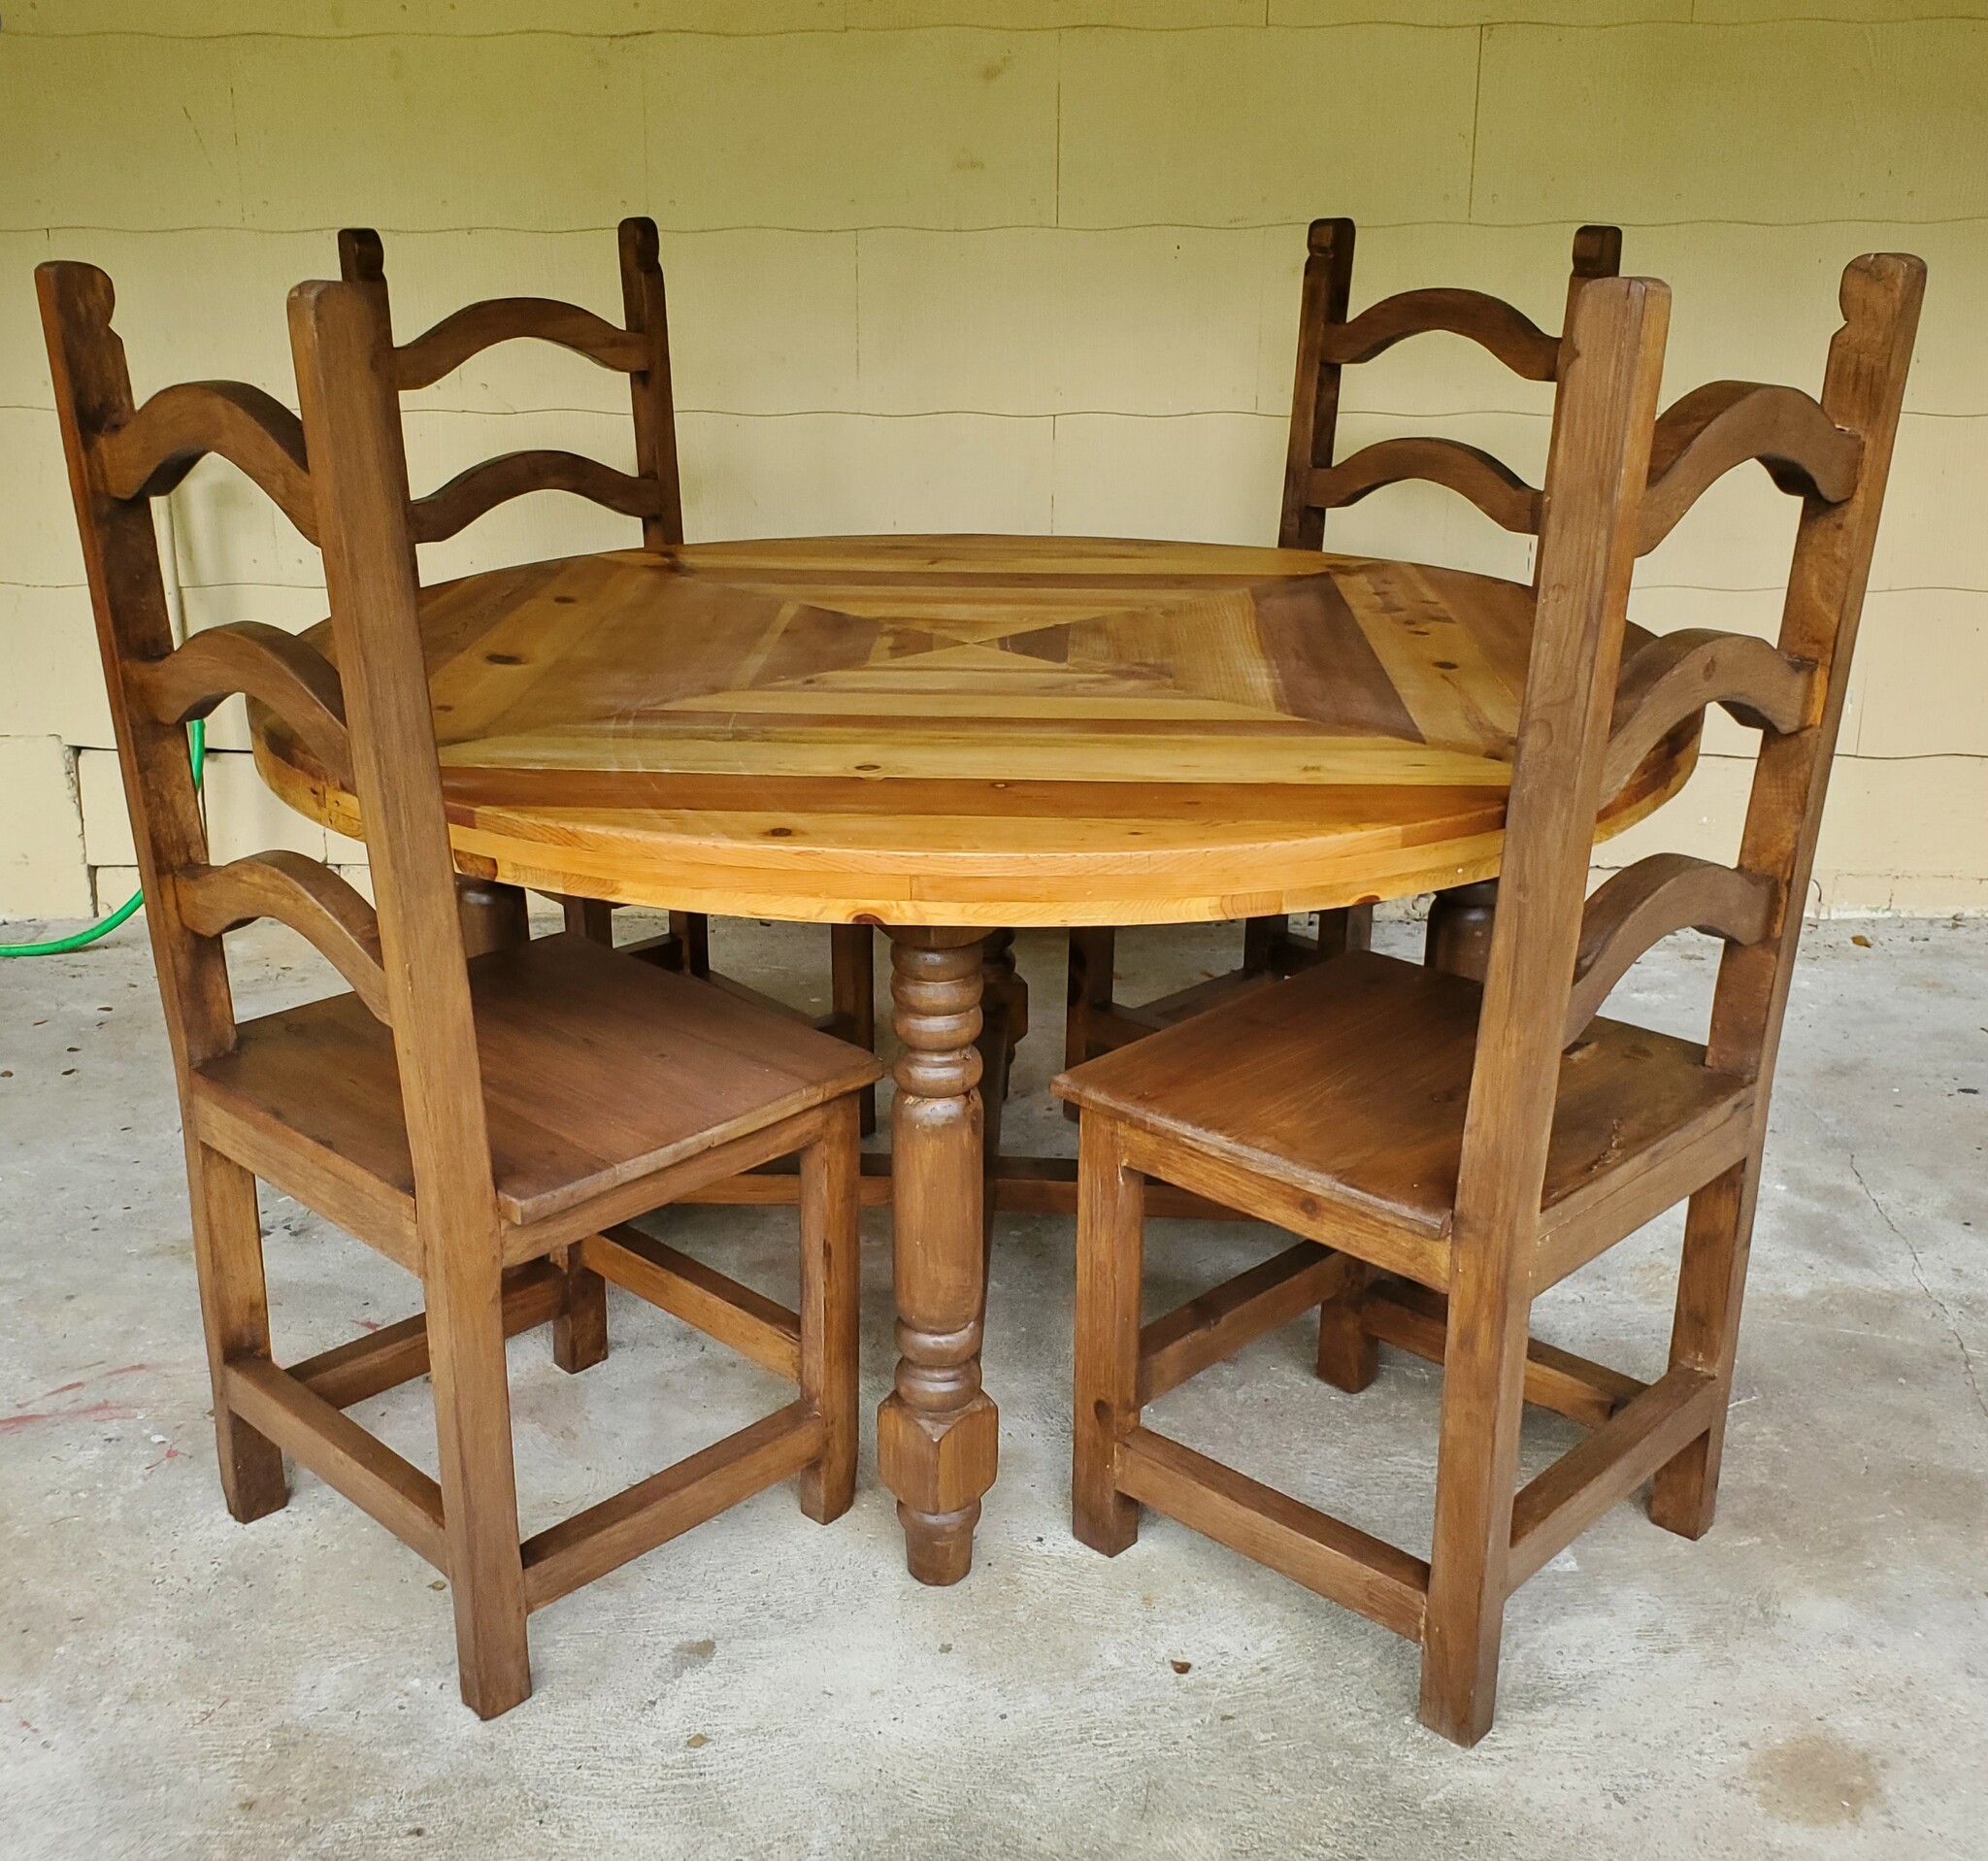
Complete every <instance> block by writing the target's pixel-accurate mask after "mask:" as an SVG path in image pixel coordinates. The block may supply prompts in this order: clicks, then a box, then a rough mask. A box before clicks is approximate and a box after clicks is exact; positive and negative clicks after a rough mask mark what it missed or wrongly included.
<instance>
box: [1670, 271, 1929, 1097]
mask: <svg viewBox="0 0 1988 1861" xmlns="http://www.w3.org/2000/svg"><path fill="white" fill-rule="evenodd" d="M1925 289H1926V266H1925V262H1924V261H1923V260H1922V259H1918V258H1914V257H1911V256H1908V255H1905V254H1902V253H1897V252H1872V253H1867V254H1866V255H1865V256H1864V257H1862V258H1858V259H1855V260H1853V261H1852V262H1851V263H1850V265H1849V266H1848V267H1847V268H1846V269H1845V271H1844V273H1843V279H1842V285H1841V290H1840V293H1839V303H1840V305H1841V308H1842V313H1843V324H1842V327H1841V328H1840V329H1839V330H1838V331H1837V333H1836V336H1835V337H1834V338H1833V339H1832V341H1831V343H1830V349H1829V363H1828V367H1827V369H1826V371H1825V373H1824V377H1823V389H1822V409H1823V412H1824V413H1825V414H1827V415H1829V417H1830V419H1831V420H1832V421H1834V422H1835V423H1836V425H1837V426H1839V427H1840V428H1842V429H1843V430H1844V431H1846V432H1849V433H1854V434H1856V435H1857V436H1858V437H1859V438H1860V439H1861V440H1862V441H1863V452H1862V457H1861V459H1860V461H1859V465H1858V472H1857V482H1856V488H1855V489H1854V490H1853V491H1852V492H1851V494H1850V495H1849V497H1847V498H1846V499H1844V500H1843V501H1842V502H1840V503H1836V504H1832V503H1829V502H1827V501H1826V500H1824V499H1822V498H1820V497H1817V496H1813V495H1811V496H1809V497H1807V498H1806V499H1805V500H1804V503H1803V508H1802V517H1801V522H1800V524H1799V526H1798V528H1797V530H1796V535H1795V553H1794V560H1793V564H1792V566H1791V569H1790V573H1789V578H1788V593H1787V599H1786V602H1785V604H1784V605H1783V607H1782V610H1781V631H1780V641H1779V644H1780V649H1781V651H1782V652H1783V653H1784V654H1786V655H1787V656H1788V657H1789V658H1790V659H1794V660H1798V661H1806V662H1808V663H1809V664H1812V665H1813V666H1814V667H1815V668H1816V672H1815V688H1816V693H1817V699H1816V703H1815V707H1814V714H1813V716H1812V719H1811V720H1810V721H1809V722H1808V723H1807V724H1806V726H1805V727H1804V728H1802V729H1799V730H1795V731H1791V732H1789V733H1788V734H1787V735H1785V736H1783V735H1778V734H1776V733H1774V732H1772V731H1770V732H1769V733H1767V735H1766V737H1765V740H1764V741H1763V742H1762V744H1761V748H1760V755H1759V758H1758V760H1757V761H1756V763H1755V765H1754V773H1753V786H1752V790H1751V793H1750V794H1749V796H1748V800H1747V807H1746V824H1745V828H1744V831H1743V833H1742V836H1741V841H1740V850H1739V865H1740V867H1741V868H1742V869H1745V870H1748V871H1753V872H1760V873H1766V874H1768V875H1769V876H1770V877H1772V878H1773V880H1775V881H1776V882H1777V885H1778V888H1779V904H1778V919H1779V921H1778V922H1777V924H1776V925H1775V927H1774V929H1773V932H1772V933H1771V934H1770V935H1769V936H1768V937H1766V938H1764V939H1763V940H1762V941H1761V942H1759V943H1757V944H1752V945H1746V946H1740V945H1733V944H1729V945H1728V946H1727V947H1726V951H1725V955H1724V957H1723V959H1722V960H1721V962H1720V965H1719V979H1718V984H1717V987H1716V990H1715V992H1714V995H1713V999H1712V1019H1711V1035H1710V1042H1709V1046H1708V1048H1707V1054H1706V1057H1707V1061H1708V1063H1709V1064H1710V1065H1712V1066H1716V1067H1720V1068H1723V1069H1725V1070H1727V1071H1729V1072H1736V1073H1739V1074H1742V1075H1744V1076H1747V1077H1750V1078H1758V1079H1760V1080H1763V1081H1765V1080H1768V1079H1770V1078H1771V1077H1772V1075H1773V1063H1774V1056H1775V1051H1776V1049H1777V1047H1778V1046H1779V1042H1780V1030H1781V1022H1782V1019H1783V1017H1784V1015H1785V1013H1786V1009H1787V1001H1788V988H1789V984H1790V981H1791V980H1792V978H1793V975H1794V968H1795V952H1796V948H1797V946H1798V945H1799V944H1800V942H1801V936H1802V916H1803V908H1804V906H1805V904H1806V898H1807V891H1808V881H1809V877H1810V874H1811V873H1812V871H1813V869H1814V864H1815V844H1816V840H1817V837H1818V835H1819V834H1820V831H1821V827H1822V805H1823V800H1824V797H1825V795H1826V794H1827V792H1828V788H1829V777H1830V768H1831V764H1832V761H1833V760H1834V757H1835V754H1836V744H1837V733H1838V730H1839V727H1840V725H1841V722H1842V714H1843V702H1844V699H1845V697H1846V695H1847V693H1848V690H1849V675H1850V662H1851V656H1852V649H1853V648H1854V647H1855V645H1856V639H1857V626H1858V621H1859V619H1860V618H1861V616H1862V614H1863V609H1864V591H1865V587H1866V584H1867V583H1868V582H1869V580H1870V574H1871V557H1872V549H1873V548H1874V547H1875V544H1876V541H1877V525H1878V518H1879V516H1880V515H1881V513H1882V510H1883V506H1884V491H1885V484H1886V482H1887V480H1888V478H1889V477H1890V472H1891V455H1892V447H1893V442H1894V441H1895V439H1896V437H1897V434H1898V424H1899V415H1900V410H1901V408H1902V407H1903V405H1904V401H1905V376H1906V372H1907V370H1908V368H1909V366H1910V363H1911V357H1912V343H1913V339H1914V337H1915V336H1916V334H1917V332H1918V326H1919V306H1920V302H1921V300H1922V298H1923V297H1924V295H1925ZM1760 1103H1761V1105H1762V1107H1763V1114H1764V1109H1765V1106H1766V1103H1767V1094H1766V1093H1765V1092H1764V1091H1763V1092H1762V1093H1761V1095H1760Z"/></svg>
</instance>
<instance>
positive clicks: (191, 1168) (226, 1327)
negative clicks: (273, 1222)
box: [186, 1139, 289, 1525]
mask: <svg viewBox="0 0 1988 1861" xmlns="http://www.w3.org/2000/svg"><path fill="white" fill-rule="evenodd" d="M186 1184H187V1188H188V1190H189V1191H190V1195H191V1201H192V1207H193V1259H194V1264H195V1266H196V1268H197V1270H198V1273H199V1279H200V1318H201V1324H202V1326H203V1328H204V1329H205V1330H206V1333H207V1367H208V1374H209V1375H210V1376H211V1377H212V1378H213V1379H214V1433H215V1449H216V1452H217V1455H218V1458H219V1461H220V1474H221V1494H222V1497H223V1498H224V1499H225V1500H226V1501H227V1506H228V1511H229V1512H231V1513H232V1514H233V1515H234V1516H235V1517H236V1518H239V1519H240V1520H241V1521H242V1522H243V1523H244V1524H245V1525H246V1524H247V1523H248V1521H249V1520H251V1519H256V1518H263V1517H266V1516H267V1515H268V1514H269V1513H271V1512H279V1511H281V1510H282V1506H283V1503H284V1502H285V1501H286V1500H287V1499H288V1498H289V1492H288V1489H287V1488H286V1487H285V1486H284V1484H283V1456H282V1449H281V1448H280V1447H278V1446H277V1445H276V1444H275V1443H274V1442H273V1441H270V1440H269V1439H268V1438H267V1437H266V1436H263V1435H259V1434H257V1433H256V1431H255V1430H254V1429H253V1428H251V1427H249V1426H248V1423H247V1422H246V1421H244V1420H243V1419H242V1418H241V1417H240V1416H239V1415H237V1414H235V1413H234V1412H233V1411H231V1410H230V1409H229V1407H228V1404H227V1399H226V1397H225V1395H224V1394H223V1393H222V1391H223V1377H222V1369H223V1366H224V1365H225V1364H226V1363H227V1361H228V1360H229V1359H230V1358H231V1357H267V1356H268V1355H269V1354H270V1348H269V1294H268V1290H267V1288H266V1286H265V1284H264V1282H263V1278H262V1223H261V1220H260V1219H259V1217H258V1216H257V1214H256V1213H255V1179H254V1177H253V1176H251V1175H250V1174H249V1173H248V1171H247V1170H245V1169H244V1168H243V1167H242V1166H241V1165H240V1164H239V1163H237V1162H236V1161H235V1160H234V1158H232V1157H227V1156H223V1155H222V1154H221V1153H220V1152H219V1151H218V1150H210V1149H209V1148H208V1147H207V1146H206V1145H204V1144H200V1143H197V1142H195V1141H193V1140H191V1139H189V1140H188V1142H187V1145H186Z"/></svg>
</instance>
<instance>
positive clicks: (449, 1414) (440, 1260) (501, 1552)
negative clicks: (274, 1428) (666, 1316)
mask: <svg viewBox="0 0 1988 1861" xmlns="http://www.w3.org/2000/svg"><path fill="white" fill-rule="evenodd" d="M422 1240H423V1243H424V1250H425V1253H426V1255H427V1258H428V1259H429V1261H430V1262H431V1265H430V1267H429V1270H428V1273H427V1274H426V1276H425V1289H426V1293H427V1300H428V1360H429V1370H430V1375H431V1376H432V1377H433V1379H434V1384H435V1434H436V1441H437V1445H438V1446H439V1448H440V1459H441V1465H442V1512H443V1519H444V1523H445V1529H446V1532H447V1545H448V1579H449V1588H450V1592H451V1600H452V1601H453V1603H454V1605H455V1652H456V1662H457V1665H458V1668H459V1670H460V1675H461V1681H462V1698H463V1704H464V1705H465V1706H467V1707H468V1708H469V1709H470V1710H471V1711H473V1712H475V1713H476V1714H477V1716H478V1717H479V1718H485V1719H489V1718H495V1717H496V1716H497V1715H498V1713H500V1712H508V1711H510V1710H511V1709H512V1708H513V1707H514V1706H515V1705H517V1704H518V1702H519V1701H521V1700H524V1699H526V1698H528V1697H529V1696H530V1694H531V1690H532V1670H531V1656H530V1653H529V1650H528V1648H527V1645H526V1642H525V1603H524V1563H523V1559H522V1558H521V1556H520V1554H519V1549H518V1539H517V1476H516V1471H515V1468H514V1464H513V1460H512V1446H511V1388H510V1382H509V1379H507V1377H506V1375H505V1367H504V1311H503V1298H502V1291H501V1286H500V1272H499V1266H498V1249H497V1245H496V1237H495V1236H494V1235H490V1236H488V1237H485V1236H483V1235H481V1234H461V1235H458V1234H450V1233H446V1232H445V1233H433V1232H428V1233H424V1234H423V1236H422ZM451 1244H453V1245H451Z"/></svg>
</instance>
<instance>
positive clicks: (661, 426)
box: [619, 216, 683, 549]
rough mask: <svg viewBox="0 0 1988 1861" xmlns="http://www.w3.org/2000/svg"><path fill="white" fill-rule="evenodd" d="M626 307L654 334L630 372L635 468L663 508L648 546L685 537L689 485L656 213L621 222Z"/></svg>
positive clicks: (638, 327) (646, 529)
mask: <svg viewBox="0 0 1988 1861" xmlns="http://www.w3.org/2000/svg"><path fill="white" fill-rule="evenodd" d="M619 240H620V255H621V307H622V314H623V316H624V317H625V319H626V321H627V325H628V327H629V328H630V329H631V330H634V331H636V332H637V333H638V334H640V335H642V336H645V337H646V338H647V339H648V359H647V362H646V366H644V368H643V369H642V370H641V371H640V372H639V373H637V374H634V375H631V376H630V377H629V378H628V392H629V396H630V399H631V400H632V401H633V403H634V409H635V470H636V473H637V475H638V476H640V477H642V478H646V479H653V480H654V481H655V482H656V486H657V488H658V490H659V491H660V492H661V498H662V508H661V509H660V510H659V511H658V512H657V513H656V515H654V516H649V517H644V518H643V520H642V541H643V547H644V548H649V549H663V548H669V547H670V546H671V545H672V544H677V543H681V542H682V541H683V487H682V482H681V481H680V479H679V475H678V468H677V403H676V397H675V392H674V390H673V388H672V386H671V382H670V316H669V310H668V307H667V305H666V303H665V301H664V296H663V265H662V249H661V244H660V242H659V240H658V239H657V236H656V223H655V221H654V220H652V219H647V218H643V217H635V216H631V217H630V218H627V219H624V220H623V221H622V222H621V225H620V228H619Z"/></svg>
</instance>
